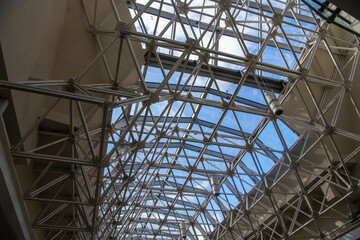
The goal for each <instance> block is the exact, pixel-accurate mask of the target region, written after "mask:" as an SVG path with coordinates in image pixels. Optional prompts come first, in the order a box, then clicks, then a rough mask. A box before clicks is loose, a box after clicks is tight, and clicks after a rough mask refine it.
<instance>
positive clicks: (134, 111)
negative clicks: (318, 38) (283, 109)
mask: <svg viewBox="0 0 360 240" xmlns="http://www.w3.org/2000/svg"><path fill="white" fill-rule="evenodd" d="M260 5H261V6H262V7H261V8H260V7H259V6H260ZM128 6H129V9H130V13H131V16H132V17H133V18H134V19H135V18H136V19H137V20H136V21H135V27H136V31H137V32H138V33H139V34H138V36H136V37H134V38H133V41H139V42H141V43H142V48H143V51H144V60H143V61H144V65H143V66H142V67H141V69H139V71H141V72H139V73H138V74H139V85H138V86H132V89H133V90H135V91H138V92H139V93H147V92H151V93H153V96H154V99H146V100H144V101H140V102H137V103H134V104H132V105H127V106H126V107H122V108H121V109H119V110H114V113H113V121H112V125H113V134H112V136H111V138H110V139H112V140H113V141H115V142H118V143H117V145H115V146H117V150H116V151H115V152H113V161H112V165H111V166H110V167H109V168H108V169H107V170H106V174H107V176H109V177H112V176H118V175H119V174H120V172H121V175H124V176H125V177H124V179H122V180H120V181H119V183H118V185H115V189H116V188H117V187H118V188H121V187H122V186H125V184H123V183H124V182H126V181H128V182H127V183H128V185H126V187H125V188H126V189H125V190H126V191H125V190H124V191H125V192H123V191H122V192H120V193H119V194H116V195H115V196H113V197H114V198H115V199H117V200H116V201H119V202H120V203H121V202H122V201H126V202H125V204H122V205H121V206H122V207H121V210H120V211H118V210H117V213H116V214H115V215H114V216H113V218H114V219H122V221H123V222H122V223H121V224H119V225H118V226H117V229H118V232H119V234H124V236H125V235H126V236H132V237H136V238H137V239H143V238H144V239H148V238H149V239H150V238H152V237H156V236H161V239H172V238H173V237H175V238H177V237H179V236H180V234H181V232H180V227H179V226H180V225H179V224H180V223H182V222H185V223H186V232H188V234H187V236H188V237H189V238H190V239H207V237H208V236H209V235H210V234H211V233H212V232H213V231H214V229H215V228H216V227H217V226H218V225H219V224H221V222H222V221H223V220H224V219H225V218H226V217H227V216H228V215H229V213H230V212H231V211H232V210H234V209H235V208H236V207H237V206H238V205H239V204H241V203H242V202H243V200H244V196H245V195H246V194H248V193H249V192H250V191H252V189H253V188H254V187H256V186H257V184H259V182H260V181H261V179H262V178H263V177H264V176H265V175H266V174H267V173H268V172H269V171H271V169H273V168H274V166H276V165H277V164H278V163H279V162H281V161H282V159H283V157H284V153H285V151H287V149H290V148H291V147H292V145H293V144H294V143H295V141H296V140H297V134H296V133H295V132H294V131H292V130H291V129H290V128H289V127H288V126H287V125H286V124H284V122H283V121H281V120H280V119H276V118H274V117H273V113H272V112H271V111H270V110H268V105H267V103H266V101H265V98H264V96H265V94H266V93H267V92H269V91H272V92H274V93H276V95H277V96H280V95H281V93H282V91H283V89H284V87H285V85H286V81H287V80H288V76H289V72H291V70H292V69H294V68H296V66H297V65H296V64H297V58H298V57H299V56H300V54H301V50H302V48H304V46H305V44H306V43H307V40H308V37H307V35H311V34H312V31H313V29H314V27H315V24H314V23H313V18H312V17H311V14H310V12H309V11H308V10H307V8H306V7H304V6H303V5H302V4H298V3H295V2H294V4H293V5H292V6H289V4H285V3H284V2H282V1H270V2H268V1H266V2H265V1H261V3H259V2H258V1H245V2H241V1H238V2H236V1H232V2H231V1H150V2H148V1H128ZM284 8H286V11H284V10H283V9H284ZM273 11H275V14H274V13H273ZM284 15H285V16H284ZM143 34H145V35H143ZM289 44H290V45H289ZM259 51H261V52H259ZM140 75H141V76H140ZM279 94H280V95H279ZM120 138H121V139H120ZM119 139H120V140H119ZM283 141H284V142H283ZM110 149H111V147H110ZM126 176H129V178H131V179H130V180H129V178H126ZM213 176H214V177H215V178H216V179H217V181H218V183H219V187H220V194H219V196H216V195H214V193H213V191H212V185H211V178H212V177H213ZM106 187H108V185H106V182H105V188H106ZM109 201H110V199H109Z"/></svg>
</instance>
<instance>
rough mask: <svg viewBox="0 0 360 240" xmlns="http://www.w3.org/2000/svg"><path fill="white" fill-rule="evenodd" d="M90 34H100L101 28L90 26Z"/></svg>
mask: <svg viewBox="0 0 360 240" xmlns="http://www.w3.org/2000/svg"><path fill="white" fill-rule="evenodd" d="M89 32H91V33H92V34H94V35H95V34H96V33H98V32H99V26H97V25H90V26H89Z"/></svg>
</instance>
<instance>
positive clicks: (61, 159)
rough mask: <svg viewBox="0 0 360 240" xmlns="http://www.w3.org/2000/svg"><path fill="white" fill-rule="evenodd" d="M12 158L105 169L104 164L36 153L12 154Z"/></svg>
mask: <svg viewBox="0 0 360 240" xmlns="http://www.w3.org/2000/svg"><path fill="white" fill-rule="evenodd" d="M12 156H13V157H16V158H30V159H34V160H44V161H51V162H59V163H68V164H79V165H85V166H94V167H105V166H106V165H105V164H99V163H96V162H89V161H85V160H81V159H76V158H68V157H60V156H52V155H45V154H38V153H26V152H19V153H12Z"/></svg>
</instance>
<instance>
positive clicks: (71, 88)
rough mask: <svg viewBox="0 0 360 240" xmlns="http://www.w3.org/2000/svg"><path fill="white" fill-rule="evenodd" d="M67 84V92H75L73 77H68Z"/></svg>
mask: <svg viewBox="0 0 360 240" xmlns="http://www.w3.org/2000/svg"><path fill="white" fill-rule="evenodd" d="M68 84H69V85H68V86H67V90H68V92H75V86H74V85H75V79H74V78H69V80H68Z"/></svg>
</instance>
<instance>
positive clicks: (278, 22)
mask: <svg viewBox="0 0 360 240" xmlns="http://www.w3.org/2000/svg"><path fill="white" fill-rule="evenodd" d="M283 18H284V16H283V15H281V14H278V13H274V15H273V17H272V19H271V22H272V24H273V25H274V26H280V25H281V24H282V22H283Z"/></svg>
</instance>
